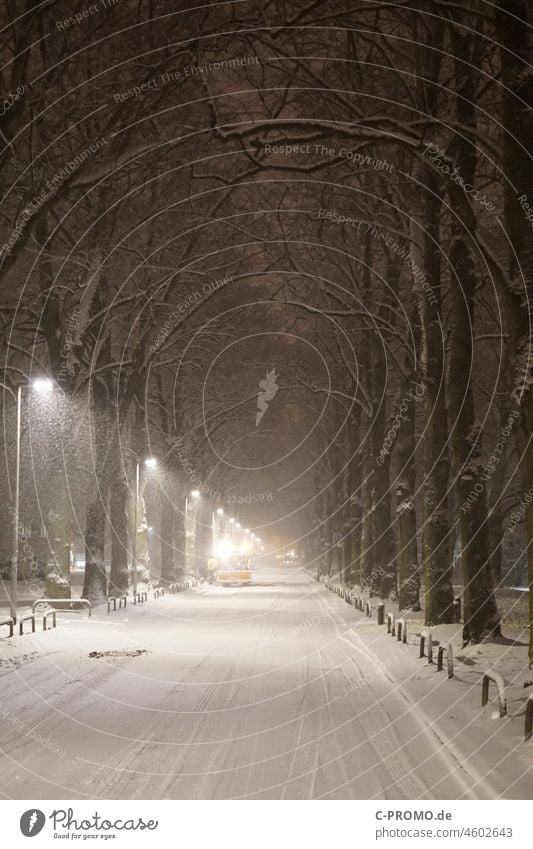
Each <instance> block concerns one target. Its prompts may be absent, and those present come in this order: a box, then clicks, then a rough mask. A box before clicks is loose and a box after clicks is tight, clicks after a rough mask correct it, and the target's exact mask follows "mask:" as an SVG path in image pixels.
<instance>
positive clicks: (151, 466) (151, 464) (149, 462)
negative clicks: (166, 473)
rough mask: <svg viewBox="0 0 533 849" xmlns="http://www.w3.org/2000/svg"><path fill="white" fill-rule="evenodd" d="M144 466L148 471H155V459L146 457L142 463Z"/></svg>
mask: <svg viewBox="0 0 533 849" xmlns="http://www.w3.org/2000/svg"><path fill="white" fill-rule="evenodd" d="M144 464H145V466H148V468H149V469H155V467H156V466H157V460H156V459H155V457H147V458H146V460H145V461H144Z"/></svg>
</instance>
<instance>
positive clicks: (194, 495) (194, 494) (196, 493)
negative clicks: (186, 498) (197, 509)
mask: <svg viewBox="0 0 533 849" xmlns="http://www.w3.org/2000/svg"><path fill="white" fill-rule="evenodd" d="M191 498H200V490H199V489H193V491H192V492H191Z"/></svg>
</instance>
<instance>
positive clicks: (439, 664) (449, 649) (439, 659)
mask: <svg viewBox="0 0 533 849" xmlns="http://www.w3.org/2000/svg"><path fill="white" fill-rule="evenodd" d="M444 652H446V661H447V664H448V678H453V646H452V644H451V643H447V644H446V645H445V646H439V648H438V651H437V672H441V670H442V666H443V660H442V658H443V656H444Z"/></svg>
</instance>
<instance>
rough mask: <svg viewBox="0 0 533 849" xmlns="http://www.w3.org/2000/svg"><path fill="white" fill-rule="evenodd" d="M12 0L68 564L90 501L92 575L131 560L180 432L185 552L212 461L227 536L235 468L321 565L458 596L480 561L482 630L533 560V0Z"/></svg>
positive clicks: (27, 237)
mask: <svg viewBox="0 0 533 849" xmlns="http://www.w3.org/2000/svg"><path fill="white" fill-rule="evenodd" d="M5 5H6V8H7V12H8V15H7V19H8V21H9V23H6V24H5V26H4V29H3V32H2V47H1V50H2V68H3V70H2V86H3V92H4V98H5V100H4V105H3V107H2V109H1V110H0V112H1V114H0V147H1V155H0V184H1V192H2V206H1V218H0V302H1V305H2V334H3V338H2V352H3V370H2V372H3V373H2V379H1V380H2V385H3V387H4V389H3V393H2V414H3V439H4V452H3V453H4V457H5V464H4V465H5V469H4V472H3V477H2V480H1V485H2V488H3V491H4V493H5V498H4V499H3V500H4V501H5V503H6V506H7V507H8V506H9V503H10V493H11V489H12V475H13V456H14V454H13V452H14V444H13V421H14V402H13V398H12V394H11V393H12V392H13V391H14V390H15V389H16V387H17V385H18V384H19V383H21V382H24V383H25V384H26V383H28V381H29V380H31V378H32V377H35V376H39V375H42V374H45V375H48V376H49V377H51V378H52V379H53V380H54V382H55V385H56V392H55V394H56V395H57V397H56V400H55V401H52V400H50V401H49V402H48V407H47V408H46V409H45V408H43V407H42V406H41V408H39V407H38V404H37V402H35V403H34V402H32V400H31V397H30V393H28V394H27V396H26V397H25V401H24V411H25V415H26V417H27V419H28V422H29V424H28V430H26V431H25V433H24V437H23V459H24V460H25V461H26V463H25V468H26V472H25V474H26V477H25V478H24V479H23V488H22V494H23V498H22V501H23V502H24V501H26V504H27V505H30V504H31V505H32V507H31V510H30V507H27V508H26V513H28V511H30V512H32V513H35V514H38V516H39V524H43V525H44V527H45V529H46V539H47V542H48V555H47V563H46V571H47V583H48V592H49V594H50V595H52V594H53V593H55V594H57V593H59V592H61V593H62V594H67V595H68V594H69V592H70V584H69V569H68V549H69V541H70V539H71V537H72V534H73V533H74V532H75V531H76V532H79V533H80V534H81V535H82V536H83V538H84V540H85V550H86V568H85V583H84V587H83V593H84V595H88V597H90V598H91V599H93V600H96V599H99V598H101V597H103V596H105V595H106V594H107V593H108V592H109V591H114V590H121V591H122V590H125V589H127V586H128V580H129V578H128V561H129V559H130V556H131V537H132V534H133V533H134V530H133V528H132V519H131V516H132V497H133V491H134V490H133V486H134V477H135V471H134V469H135V463H136V461H137V459H136V458H141V459H142V458H143V457H145V456H147V455H148V454H154V455H156V456H157V457H158V458H161V463H160V465H161V471H160V472H158V474H159V475H160V478H159V480H158V488H157V499H155V501H158V503H157V511H158V515H159V519H158V524H157V528H158V534H159V536H160V550H161V558H160V559H161V579H162V580H163V581H171V580H173V579H174V578H175V576H176V575H177V574H179V570H180V569H182V568H183V565H184V557H183V554H184V550H185V541H184V535H185V525H184V516H185V512H186V508H185V498H186V496H187V493H188V492H189V490H190V489H191V487H193V486H201V487H202V489H203V493H204V494H205V498H204V499H203V502H202V503H203V506H202V508H199V512H200V514H201V515H199V527H201V528H203V529H204V531H203V532H199V543H198V545H199V546H200V548H201V545H202V544H203V543H202V540H203V541H204V543H205V546H207V542H206V540H207V537H208V530H209V517H210V515H211V512H212V510H213V509H215V508H216V506H217V505H220V504H222V505H223V506H226V504H229V503H231V494H232V493H234V494H237V495H236V496H235V500H236V499H237V496H239V495H240V497H241V503H243V506H242V507H241V510H242V513H243V516H246V517H247V519H246V520H247V521H248V522H249V524H251V525H254V526H256V527H259V526H260V524H261V522H264V523H267V522H271V523H272V529H273V530H272V529H271V532H272V533H273V534H274V533H275V531H276V528H277V531H276V532H277V533H278V534H281V536H283V538H284V539H285V538H287V539H288V538H291V539H292V540H294V541H295V544H298V545H299V547H300V548H301V550H302V551H304V552H305V555H306V560H307V562H308V564H309V568H311V569H313V570H317V569H318V570H319V571H321V572H322V573H329V574H332V575H333V574H334V575H338V576H339V577H340V579H341V580H342V581H344V582H346V583H349V584H350V585H357V586H360V587H363V588H365V589H366V590H368V591H369V592H371V593H372V594H373V595H377V596H380V597H382V598H389V597H398V600H399V604H400V607H401V608H402V609H409V608H411V609H415V610H416V609H420V607H422V608H423V610H424V611H425V617H426V621H427V622H428V623H430V624H431V623H434V624H436V623H442V622H451V621H453V616H454V605H453V599H454V595H455V594H456V593H457V592H459V590H458V586H459V585H460V592H461V595H462V606H463V617H464V639H465V642H468V641H473V642H477V641H480V640H482V639H484V638H486V637H489V636H497V635H499V633H500V628H501V625H500V616H499V613H498V604H497V595H498V589H499V588H500V587H502V586H507V585H509V584H511V583H513V582H514V583H516V582H520V583H521V584H522V585H525V586H528V587H529V589H530V590H531V587H532V584H533V544H532V541H533V451H532V446H531V438H532V433H533V369H532V361H531V355H532V346H531V342H532V335H531V319H532V310H531V298H532V296H533V285H532V273H533V271H532V269H533V229H532V228H533V162H532V159H531V150H530V140H531V138H532V137H533V113H532V111H531V110H532V109H533V72H532V63H533V42H532V37H531V32H532V25H533V20H532V18H533V13H532V10H531V8H530V7H529V5H528V3H527V2H526V0H502V2H501V3H499V5H497V6H494V5H491V4H487V3H485V2H483V0H479V2H477V0H474V2H467V3H462V4H459V3H455V2H446V0H415V2H410V0H405V1H404V2H399V3H396V4H389V3H387V2H377V1H376V2H354V0H320V2H318V1H317V2H313V0H308V1H307V2H306V1H305V0H295V2H278V0H272V2H269V0H267V2H262V3H258V2H256V0H250V2H246V0H244V1H243V2H235V3H214V2H213V3H207V4H202V5H200V4H198V5H195V4H193V3H192V2H191V3H178V4H176V3H171V2H158V3H155V2H148V3H144V2H143V3H140V2H139V3H136V2H133V0H121V2H120V3H118V2H117V3H116V4H110V5H106V4H103V5H102V6H101V7H100V6H99V7H98V8H96V7H91V9H92V10H93V11H91V12H88V11H87V10H88V8H89V6H88V5H84V3H83V2H74V3H72V2H69V3H66V2H44V3H38V2H31V0H25V2H24V3H15V2H6V4H5ZM76 16H78V17H76ZM66 22H68V23H66ZM271 369H276V373H277V374H278V375H279V378H278V383H279V393H278V395H277V396H276V398H275V399H274V400H273V401H272V404H271V410H269V411H268V412H267V414H266V415H265V416H264V417H263V419H262V421H261V427H254V424H255V410H256V396H257V383H258V379H260V378H262V377H264V375H265V373H267V371H270V370H271ZM276 405H277V406H276ZM283 457H287V458H288V459H284V460H283V461H282V460H281V459H280V458H283ZM154 491H155V490H154ZM273 492H276V493H277V494H276V497H275V498H273V499H272V504H269V505H268V507H267V506H265V505H264V503H262V504H261V508H262V509H263V513H260V512H258V508H257V507H255V508H249V510H248V513H246V510H247V509H248V508H247V507H246V500H245V496H246V494H248V493H254V494H255V495H257V494H263V495H264V494H265V493H273ZM152 497H153V503H154V504H155V501H154V498H155V496H153V493H152ZM152 506H153V505H152ZM254 510H255V512H254ZM22 512H23V514H24V504H23V505H22ZM141 513H142V511H141ZM265 516H266V517H267V518H266V519H265ZM33 518H34V517H33V516H29V515H26V522H27V523H30V521H33ZM141 521H143V522H145V517H144V514H143V515H142V516H141ZM145 524H146V522H145ZM4 526H5V527H8V526H9V517H8V514H7V509H6V516H5V517H4ZM280 529H281V530H280ZM267 534H268V530H266V531H265V534H262V535H267ZM291 534H292V537H291ZM106 539H109V540H110V543H109V544H110V547H111V548H110V550H111V554H110V564H111V571H110V574H108V575H106V570H105V564H104V560H105V551H104V549H105V540H106ZM199 550H200V549H199ZM205 550H206V549H205ZM7 555H8V556H9V552H7ZM455 564H457V568H455V569H454V566H455ZM529 595H530V621H533V602H531V596H532V593H531V592H530V594H529ZM530 658H531V659H532V660H533V636H530Z"/></svg>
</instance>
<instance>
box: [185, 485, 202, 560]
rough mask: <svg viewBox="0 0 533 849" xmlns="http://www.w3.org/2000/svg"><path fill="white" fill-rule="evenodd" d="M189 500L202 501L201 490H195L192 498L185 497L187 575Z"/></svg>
mask: <svg viewBox="0 0 533 849" xmlns="http://www.w3.org/2000/svg"><path fill="white" fill-rule="evenodd" d="M189 498H191V499H192V500H193V501H194V502H195V501H199V500H200V490H199V489H193V490H192V492H191V494H190V496H188V495H186V496H185V573H187V549H188V547H189V544H188V543H189Z"/></svg>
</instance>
